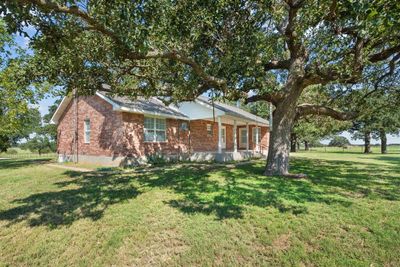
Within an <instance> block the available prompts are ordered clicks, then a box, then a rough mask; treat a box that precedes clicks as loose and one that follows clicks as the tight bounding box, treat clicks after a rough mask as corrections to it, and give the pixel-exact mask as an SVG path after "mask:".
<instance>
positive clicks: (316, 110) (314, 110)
mask: <svg viewBox="0 0 400 267" xmlns="http://www.w3.org/2000/svg"><path fill="white" fill-rule="evenodd" d="M296 113H297V117H301V116H307V115H321V116H329V117H332V118H334V119H336V120H341V121H346V120H351V119H354V118H356V117H357V113H355V112H341V111H337V110H334V109H333V108H330V107H325V106H319V105H312V104H301V105H299V106H297V108H296Z"/></svg>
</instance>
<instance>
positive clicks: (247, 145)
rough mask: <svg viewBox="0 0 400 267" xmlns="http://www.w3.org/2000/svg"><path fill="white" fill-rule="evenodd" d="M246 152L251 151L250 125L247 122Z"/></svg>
mask: <svg viewBox="0 0 400 267" xmlns="http://www.w3.org/2000/svg"><path fill="white" fill-rule="evenodd" d="M246 151H247V152H248V151H249V123H248V122H246Z"/></svg>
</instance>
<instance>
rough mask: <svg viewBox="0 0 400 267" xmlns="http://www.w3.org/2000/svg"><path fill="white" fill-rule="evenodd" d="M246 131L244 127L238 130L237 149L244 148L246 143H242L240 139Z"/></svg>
mask: <svg viewBox="0 0 400 267" xmlns="http://www.w3.org/2000/svg"><path fill="white" fill-rule="evenodd" d="M246 130H247V129H246V128H244V127H241V128H239V148H241V149H243V148H246V143H243V142H242V137H243V131H246Z"/></svg>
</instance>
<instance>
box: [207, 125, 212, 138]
mask: <svg viewBox="0 0 400 267" xmlns="http://www.w3.org/2000/svg"><path fill="white" fill-rule="evenodd" d="M207 134H208V135H210V136H212V126H211V124H207Z"/></svg>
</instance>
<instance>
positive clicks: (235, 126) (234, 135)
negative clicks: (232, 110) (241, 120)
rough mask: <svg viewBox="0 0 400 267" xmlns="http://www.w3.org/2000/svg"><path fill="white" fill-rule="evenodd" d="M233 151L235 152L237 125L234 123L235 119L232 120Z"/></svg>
mask: <svg viewBox="0 0 400 267" xmlns="http://www.w3.org/2000/svg"><path fill="white" fill-rule="evenodd" d="M233 151H234V152H237V125H236V120H234V121H233Z"/></svg>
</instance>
